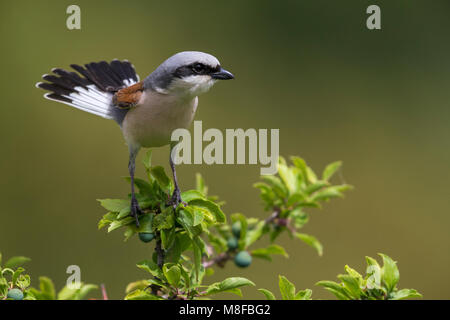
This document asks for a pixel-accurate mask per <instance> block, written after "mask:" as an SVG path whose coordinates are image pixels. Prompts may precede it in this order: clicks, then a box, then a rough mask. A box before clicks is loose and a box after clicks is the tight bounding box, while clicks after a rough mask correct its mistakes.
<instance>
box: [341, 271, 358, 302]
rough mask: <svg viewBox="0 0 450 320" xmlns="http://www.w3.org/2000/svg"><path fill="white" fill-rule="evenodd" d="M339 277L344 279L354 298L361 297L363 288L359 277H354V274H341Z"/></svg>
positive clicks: (344, 283)
mask: <svg viewBox="0 0 450 320" xmlns="http://www.w3.org/2000/svg"><path fill="white" fill-rule="evenodd" d="M338 278H339V279H340V280H341V281H342V284H343V285H344V287H345V288H346V289H347V291H348V292H349V293H350V295H351V297H352V298H353V299H356V300H357V299H359V298H360V297H361V294H362V290H361V287H360V283H359V281H358V279H356V278H353V277H352V276H350V275H347V274H340V275H338Z"/></svg>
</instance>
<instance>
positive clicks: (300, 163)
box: [291, 157, 308, 181]
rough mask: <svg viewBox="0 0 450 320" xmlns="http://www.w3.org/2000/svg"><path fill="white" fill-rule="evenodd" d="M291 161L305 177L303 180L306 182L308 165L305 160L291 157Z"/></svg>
mask: <svg viewBox="0 0 450 320" xmlns="http://www.w3.org/2000/svg"><path fill="white" fill-rule="evenodd" d="M291 161H292V163H293V164H294V166H295V167H296V168H298V169H299V170H300V172H301V173H302V176H303V179H302V180H305V181H306V180H307V178H308V166H307V165H306V162H305V160H303V159H302V158H300V157H291Z"/></svg>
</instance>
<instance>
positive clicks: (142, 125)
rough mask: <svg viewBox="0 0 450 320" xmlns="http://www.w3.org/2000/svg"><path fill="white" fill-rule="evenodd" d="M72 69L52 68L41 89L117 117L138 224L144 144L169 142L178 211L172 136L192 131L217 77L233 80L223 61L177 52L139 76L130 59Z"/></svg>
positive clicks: (174, 202) (172, 198)
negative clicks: (138, 163)
mask: <svg viewBox="0 0 450 320" xmlns="http://www.w3.org/2000/svg"><path fill="white" fill-rule="evenodd" d="M70 67H71V68H72V69H73V71H67V70H64V69H61V68H53V69H52V70H51V71H52V73H53V74H44V75H43V76H42V79H43V80H45V81H44V82H42V81H41V82H38V83H36V87H37V88H40V89H44V90H46V91H48V92H47V93H45V94H44V97H45V98H46V99H48V100H53V101H56V102H60V103H63V104H66V105H69V106H71V107H73V108H76V109H79V110H82V111H85V112H88V113H91V114H94V115H96V116H99V117H102V118H105V119H109V120H113V121H115V122H116V123H117V124H118V125H119V127H120V128H121V130H122V134H123V137H124V140H125V142H126V144H127V146H128V151H129V161H128V171H129V174H130V179H131V203H130V209H131V210H130V211H131V213H130V214H131V216H132V217H134V218H135V220H136V225H137V226H139V220H138V216H139V215H140V214H141V213H142V210H141V209H140V207H139V204H138V201H137V199H136V194H135V189H134V179H135V178H134V175H135V168H136V157H137V155H138V153H139V150H140V149H141V148H156V147H162V146H165V145H170V156H169V164H170V168H171V170H172V175H173V179H174V191H173V193H172V195H171V196H170V199H169V200H168V205H171V206H173V208H174V209H176V208H177V207H178V205H179V204H180V203H181V202H182V199H181V192H180V188H179V184H178V180H177V175H176V169H175V164H174V161H173V156H172V150H173V148H174V143H173V142H172V141H171V134H172V132H173V131H174V130H176V129H179V128H184V129H188V128H189V126H190V124H191V123H192V121H193V119H194V115H195V112H196V110H197V106H198V96H200V95H202V94H204V93H206V92H207V91H208V90H209V89H210V88H211V87H212V86H213V85H214V84H215V83H216V82H217V81H218V80H230V79H234V75H233V74H232V73H231V72H229V71H227V70H226V69H224V68H223V67H222V66H221V64H220V62H219V60H218V59H217V58H216V57H215V56H213V55H211V54H208V53H205V52H200V51H182V52H178V53H176V54H174V55H172V56H171V57H169V58H168V59H166V60H165V61H164V62H163V63H161V64H160V65H159V66H158V67H157V68H156V69H155V70H154V71H153V72H151V73H150V74H149V75H148V76H147V77H146V78H145V79H144V80H142V81H141V80H140V78H139V76H138V74H137V73H136V71H135V68H134V66H133V65H132V64H131V63H130V62H129V61H128V60H118V59H114V60H112V61H111V62H106V61H104V60H103V61H100V62H91V63H87V64H85V65H84V67H83V66H81V65H78V64H71V65H70Z"/></svg>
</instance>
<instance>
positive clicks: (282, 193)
mask: <svg viewBox="0 0 450 320" xmlns="http://www.w3.org/2000/svg"><path fill="white" fill-rule="evenodd" d="M261 179H262V180H263V181H265V182H266V183H268V184H269V185H270V186H271V187H272V190H273V191H274V193H275V194H276V195H277V196H278V197H280V198H285V197H287V196H288V193H289V191H288V189H287V188H286V186H285V185H284V184H283V183H282V182H281V180H280V179H279V178H278V177H276V176H269V175H265V176H261Z"/></svg>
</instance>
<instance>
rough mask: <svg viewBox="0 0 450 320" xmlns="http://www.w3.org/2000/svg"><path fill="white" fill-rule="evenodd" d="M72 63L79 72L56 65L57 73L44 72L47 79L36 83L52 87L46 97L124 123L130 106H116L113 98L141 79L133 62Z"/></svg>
mask: <svg viewBox="0 0 450 320" xmlns="http://www.w3.org/2000/svg"><path fill="white" fill-rule="evenodd" d="M71 67H72V68H73V69H74V70H76V71H78V73H76V72H69V71H66V70H63V69H60V68H54V69H52V72H53V73H54V75H49V74H45V75H44V76H43V79H44V80H46V81H47V82H38V83H37V84H36V86H37V87H39V88H41V89H44V90H47V91H50V92H49V93H46V94H45V95H44V97H45V98H47V99H49V100H54V101H58V102H61V103H64V104H67V105H69V106H71V107H74V108H77V109H80V110H83V111H86V112H89V113H92V114H95V115H98V116H101V117H103V118H106V119H114V120H115V121H116V122H117V123H119V124H121V123H122V121H123V118H124V117H125V115H126V113H127V110H123V109H120V108H117V106H115V105H114V104H113V103H112V99H113V95H114V93H115V92H117V91H119V90H120V89H122V88H125V87H130V86H133V85H134V84H136V83H138V82H139V76H138V75H137V74H136V71H135V70H134V67H133V65H132V64H131V63H130V62H128V61H127V60H123V61H119V60H117V59H114V60H113V61H111V62H110V63H108V62H106V61H100V62H91V63H88V64H85V65H84V67H82V66H80V65H76V64H72V65H71Z"/></svg>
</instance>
